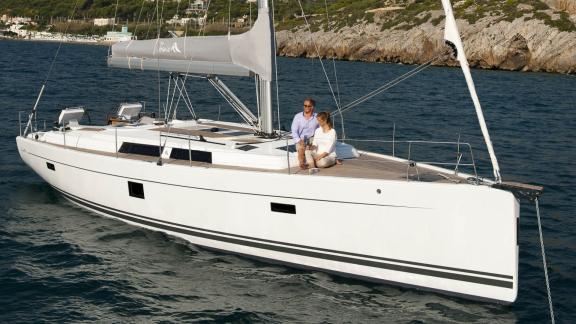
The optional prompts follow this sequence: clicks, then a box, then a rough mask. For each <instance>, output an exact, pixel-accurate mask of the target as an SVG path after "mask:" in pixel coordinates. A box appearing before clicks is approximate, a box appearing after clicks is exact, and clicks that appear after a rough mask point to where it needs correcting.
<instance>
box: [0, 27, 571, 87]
mask: <svg viewBox="0 0 576 324" xmlns="http://www.w3.org/2000/svg"><path fill="white" fill-rule="evenodd" d="M2 40H7V41H16V42H18V41H22V42H39V43H60V42H62V43H63V44H73V45H91V46H110V45H111V44H112V42H106V41H83V40H56V39H26V38H15V37H9V36H2V35H0V41H2ZM276 56H277V57H283V58H286V59H297V58H304V59H311V60H317V59H318V56H314V57H313V56H307V54H302V55H289V54H287V53H286V52H285V51H283V49H282V48H281V47H280V46H278V48H277V49H276ZM332 58H333V57H329V56H327V55H321V59H322V60H332ZM334 59H335V60H336V61H339V62H361V63H376V64H396V65H407V66H417V65H419V64H420V63H419V62H413V61H412V62H405V61H401V60H377V61H374V60H363V59H349V58H345V57H343V58H340V57H334ZM432 67H447V68H455V67H459V65H454V64H445V62H437V63H435V64H432ZM470 68H471V69H474V70H488V71H503V72H522V73H545V74H558V75H567V76H572V77H575V76H576V70H574V71H571V72H561V71H534V70H510V69H503V68H498V67H490V68H487V67H482V66H470Z"/></svg>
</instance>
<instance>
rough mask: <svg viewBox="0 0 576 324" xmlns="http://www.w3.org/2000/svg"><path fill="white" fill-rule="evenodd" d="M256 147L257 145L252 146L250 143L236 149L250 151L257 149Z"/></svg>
mask: <svg viewBox="0 0 576 324" xmlns="http://www.w3.org/2000/svg"><path fill="white" fill-rule="evenodd" d="M257 148H258V146H254V145H250V144H247V145H242V146H238V147H236V149H238V150H241V151H244V152H248V151H252V150H253V149H257Z"/></svg>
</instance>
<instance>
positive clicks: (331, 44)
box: [277, 0, 576, 73]
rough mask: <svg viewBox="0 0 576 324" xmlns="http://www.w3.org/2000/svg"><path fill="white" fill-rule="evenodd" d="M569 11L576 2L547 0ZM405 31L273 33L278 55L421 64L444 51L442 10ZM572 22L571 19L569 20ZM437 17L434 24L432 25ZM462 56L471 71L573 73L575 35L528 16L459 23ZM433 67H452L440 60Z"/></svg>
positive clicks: (363, 28)
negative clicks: (465, 56)
mask: <svg viewBox="0 0 576 324" xmlns="http://www.w3.org/2000/svg"><path fill="white" fill-rule="evenodd" d="M550 1H551V2H555V3H557V4H558V3H563V5H564V6H565V8H572V7H570V5H575V7H574V8H575V9H576V0H550ZM427 17H428V20H427V21H426V22H424V23H422V24H420V25H417V26H414V27H412V28H410V29H405V28H391V29H384V30H382V27H381V25H379V24H378V23H377V21H375V22H371V23H367V22H362V23H359V24H356V25H354V26H351V27H343V28H340V29H339V30H334V31H323V30H322V29H320V30H317V31H313V32H312V33H310V32H308V30H307V29H306V28H305V27H303V26H301V27H299V28H294V29H292V30H283V31H279V32H278V33H277V44H278V53H279V54H280V55H282V56H288V57H317V56H318V54H319V55H320V56H321V57H335V58H337V59H340V60H360V61H368V62H399V63H407V64H419V63H424V62H426V61H428V60H430V59H432V58H434V57H436V56H437V55H438V54H439V53H442V52H443V51H445V45H444V43H443V39H442V35H443V25H444V22H443V20H442V11H440V10H434V11H432V12H431V14H430V15H428V16H427ZM571 18H573V17H571ZM435 19H436V21H435ZM458 26H459V29H460V33H461V35H462V39H463V41H464V47H465V50H466V55H467V57H468V60H469V61H470V65H471V66H472V67H480V68H486V69H504V70H520V71H547V72H559V73H576V32H575V31H560V30H559V29H558V28H556V27H554V26H550V25H549V24H546V23H545V21H543V20H540V19H532V17H531V16H529V15H527V16H522V17H519V18H516V19H513V20H511V21H509V20H508V19H501V17H498V16H493V15H489V16H486V17H483V18H481V19H479V20H477V21H476V22H475V23H474V24H471V23H469V22H468V21H467V20H461V19H458ZM434 64H437V65H454V64H457V62H455V61H454V60H451V59H449V58H447V57H441V58H439V59H438V60H436V61H435V63H434Z"/></svg>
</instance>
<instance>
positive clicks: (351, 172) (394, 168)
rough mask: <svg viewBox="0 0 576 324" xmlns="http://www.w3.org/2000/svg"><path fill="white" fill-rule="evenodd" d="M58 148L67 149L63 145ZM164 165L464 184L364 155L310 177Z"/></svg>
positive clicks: (135, 157) (152, 160)
mask: <svg viewBox="0 0 576 324" xmlns="http://www.w3.org/2000/svg"><path fill="white" fill-rule="evenodd" d="M51 145H57V146H60V147H64V146H63V145H58V144H51ZM66 148H68V149H72V150H76V151H81V152H86V153H90V154H98V155H104V156H111V157H118V158H121V159H130V160H139V161H145V162H149V163H156V162H158V158H157V157H153V156H145V155H138V154H128V153H118V154H116V153H111V152H103V151H97V150H89V149H82V148H75V147H70V146H66ZM162 163H163V164H166V165H181V166H190V167H203V168H218V169H229V170H239V171H255V172H267V173H284V174H288V173H289V174H294V175H302V176H331V177H346V178H360V179H374V180H404V181H408V180H410V181H423V182H440V183H462V182H463V181H462V179H461V178H458V177H457V176H455V175H445V174H440V173H439V172H436V171H433V170H429V169H427V168H422V167H419V166H418V165H416V166H409V165H408V164H407V163H404V162H397V161H392V160H388V159H385V158H382V157H375V156H370V155H366V154H361V155H360V157H358V158H355V159H348V160H344V161H342V164H339V165H335V166H332V167H330V168H326V169H319V170H318V172H316V173H311V172H310V171H309V170H301V169H300V168H299V167H298V166H294V167H291V168H290V170H288V169H282V170H271V169H259V168H246V167H238V166H226V165H216V164H210V163H203V162H194V161H192V162H190V161H186V160H175V159H162Z"/></svg>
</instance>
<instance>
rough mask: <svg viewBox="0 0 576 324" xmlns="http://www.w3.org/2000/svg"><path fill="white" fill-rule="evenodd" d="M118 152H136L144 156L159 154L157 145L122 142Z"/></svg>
mask: <svg viewBox="0 0 576 324" xmlns="http://www.w3.org/2000/svg"><path fill="white" fill-rule="evenodd" d="M118 152H120V153H128V154H138V155H146V156H156V157H158V156H160V149H159V147H158V145H147V144H138V143H127V142H124V143H122V146H121V147H120V149H119V150H118Z"/></svg>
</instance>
